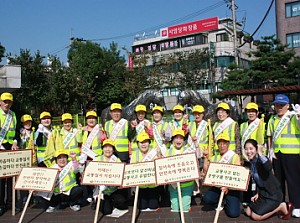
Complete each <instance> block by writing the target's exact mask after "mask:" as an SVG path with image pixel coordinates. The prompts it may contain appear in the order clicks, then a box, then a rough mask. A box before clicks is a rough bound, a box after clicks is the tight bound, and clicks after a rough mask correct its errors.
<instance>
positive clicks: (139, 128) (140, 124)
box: [130, 105, 153, 151]
mask: <svg viewBox="0 0 300 223" xmlns="http://www.w3.org/2000/svg"><path fill="white" fill-rule="evenodd" d="M134 111H135V115H136V119H135V120H132V121H131V123H130V124H131V127H132V128H135V130H136V135H135V137H134V138H133V139H132V142H131V151H135V150H138V146H137V141H136V136H137V135H138V134H140V133H141V132H146V133H147V134H148V135H149V137H150V138H151V139H153V129H152V123H151V122H150V121H149V120H148V119H146V112H147V108H146V106H145V105H137V106H136V107H135V109H134Z"/></svg>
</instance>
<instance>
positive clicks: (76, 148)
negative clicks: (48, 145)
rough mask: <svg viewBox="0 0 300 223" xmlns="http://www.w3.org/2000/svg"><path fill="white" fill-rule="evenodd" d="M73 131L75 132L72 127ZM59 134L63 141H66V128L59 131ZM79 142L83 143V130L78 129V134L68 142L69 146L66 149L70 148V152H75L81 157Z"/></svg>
mask: <svg viewBox="0 0 300 223" xmlns="http://www.w3.org/2000/svg"><path fill="white" fill-rule="evenodd" d="M71 132H73V129H71ZM58 135H59V136H60V137H61V138H62V141H64V139H65V138H66V136H67V134H66V133H65V130H64V129H63V128H62V129H61V130H60V131H59V132H58ZM78 143H82V130H78V129H77V133H76V136H74V137H73V138H72V140H71V142H70V143H69V144H68V147H67V148H66V150H68V152H69V154H70V153H71V152H75V153H76V158H77V159H79V156H80V148H79V146H78ZM71 159H72V158H71V157H69V161H70V160H71Z"/></svg>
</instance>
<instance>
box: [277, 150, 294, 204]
mask: <svg viewBox="0 0 300 223" xmlns="http://www.w3.org/2000/svg"><path fill="white" fill-rule="evenodd" d="M275 155H276V158H277V159H273V168H274V174H275V176H276V177H277V179H278V180H279V182H280V184H281V190H282V193H283V199H284V197H285V192H286V191H285V183H286V184H287V189H288V193H289V201H291V202H293V204H294V207H295V208H300V155H299V154H283V153H281V152H278V153H275Z"/></svg>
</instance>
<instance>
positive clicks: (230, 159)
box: [0, 93, 300, 220]
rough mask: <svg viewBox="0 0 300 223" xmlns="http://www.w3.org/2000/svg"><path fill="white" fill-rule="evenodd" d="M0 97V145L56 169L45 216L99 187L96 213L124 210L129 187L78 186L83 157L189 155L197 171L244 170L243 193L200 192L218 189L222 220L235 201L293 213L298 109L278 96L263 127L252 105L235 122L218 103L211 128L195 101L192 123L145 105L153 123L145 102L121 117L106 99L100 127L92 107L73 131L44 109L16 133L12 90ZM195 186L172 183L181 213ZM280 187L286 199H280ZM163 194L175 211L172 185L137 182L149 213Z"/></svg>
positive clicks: (7, 183)
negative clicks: (217, 166)
mask: <svg viewBox="0 0 300 223" xmlns="http://www.w3.org/2000/svg"><path fill="white" fill-rule="evenodd" d="M0 99H1V100H0V107H1V111H0V122H1V123H0V125H1V129H0V142H1V149H2V150H16V149H25V148H29V149H33V151H34V152H33V154H34V157H36V159H35V158H33V164H36V165H37V166H39V167H54V168H57V169H59V177H58V182H57V183H56V185H55V188H54V191H53V194H52V196H50V197H49V199H50V202H49V204H50V206H49V207H48V209H47V210H46V212H47V213H51V212H54V211H55V210H56V209H57V208H58V206H59V204H60V203H61V202H68V203H69V205H70V208H71V209H72V210H74V211H79V210H80V207H81V205H85V202H87V203H91V207H92V208H93V209H95V208H96V205H95V204H96V198H97V197H98V194H99V191H100V190H101V191H102V192H103V196H102V198H101V205H100V211H101V212H102V213H103V214H104V215H109V214H111V213H113V212H114V211H116V210H121V211H122V210H123V211H126V210H127V209H128V197H129V196H130V194H131V192H129V191H130V190H128V189H125V188H118V187H111V186H105V185H102V186H95V187H94V186H87V185H80V178H81V174H82V172H83V170H84V167H85V165H86V163H87V162H88V161H91V160H94V161H102V162H125V163H136V162H145V161H151V160H154V159H157V158H161V157H167V156H174V155H178V154H184V153H190V152H194V153H196V155H197V157H198V159H199V166H200V168H201V170H203V172H204V174H205V173H206V171H207V169H208V165H209V162H222V163H229V164H235V165H243V166H245V167H248V168H249V169H250V173H251V181H250V185H251V186H249V187H248V188H249V189H248V192H247V193H244V196H241V194H240V192H239V191H237V190H233V189H231V188H228V187H221V188H219V187H211V188H210V189H209V190H208V191H207V192H206V193H205V194H204V196H203V201H204V204H209V205H216V204H217V203H218V200H219V196H220V194H221V191H223V192H224V193H225V196H224V204H223V207H224V209H225V212H226V214H227V215H228V216H229V217H233V218H236V217H238V216H239V215H240V213H241V208H240V207H241V205H240V204H241V201H242V202H244V203H243V204H244V205H245V214H246V215H248V216H250V217H251V218H252V219H254V220H263V219H266V218H268V217H270V216H272V215H273V214H274V213H277V212H280V215H279V217H280V218H281V219H288V218H289V217H290V216H291V215H292V216H294V217H298V218H299V217H300V177H299V176H300V162H299V161H300V160H299V159H300V156H299V154H300V118H299V116H300V106H299V105H296V106H293V111H290V109H289V108H290V107H289V106H290V105H289V104H290V102H289V98H288V97H287V96H286V95H283V94H279V95H276V96H275V100H274V102H273V103H272V104H274V106H275V110H276V113H277V114H276V115H274V116H272V117H271V118H270V119H269V121H268V123H267V124H265V123H264V120H263V118H261V119H259V118H258V115H259V109H258V105H257V104H256V103H254V102H250V103H248V104H247V106H246V108H245V112H246V114H247V116H248V121H246V122H244V123H242V124H241V125H240V126H239V124H238V123H237V122H236V121H235V120H233V119H232V118H231V117H230V107H229V105H228V104H227V103H225V102H221V103H219V104H218V105H217V107H216V111H215V112H216V115H217V119H218V120H217V121H216V122H215V123H214V124H213V126H211V123H210V120H207V121H206V120H204V119H203V118H204V113H205V108H204V107H203V106H202V105H195V106H194V107H193V110H192V113H193V116H194V120H193V121H190V122H189V120H188V115H187V114H184V108H183V106H181V105H176V106H175V107H174V108H173V115H174V119H173V120H172V121H171V122H166V121H164V118H163V116H164V110H163V108H162V107H161V106H155V107H153V109H152V120H153V121H150V120H147V119H146V114H147V110H146V106H145V105H137V106H136V108H135V113H136V119H135V120H133V121H130V122H129V121H128V120H126V119H124V118H122V106H121V104H118V103H113V104H111V106H110V116H111V120H109V121H107V122H106V123H105V124H104V126H102V125H101V124H98V123H97V117H98V116H97V113H96V112H95V111H88V112H87V113H86V123H87V125H86V126H85V127H83V126H81V125H80V124H79V125H78V126H77V128H74V127H73V118H72V115H71V114H69V113H64V114H63V115H62V117H61V120H62V128H61V129H53V128H52V125H51V121H52V117H51V114H50V113H49V112H47V111H45V112H42V113H41V114H40V124H39V126H38V128H37V130H36V131H34V129H32V121H33V120H32V117H31V116H30V115H28V114H25V115H23V116H22V118H21V122H22V128H21V129H20V132H16V131H17V130H16V124H17V120H16V116H15V113H14V112H13V111H11V110H10V108H11V106H12V104H13V96H12V94H10V93H2V94H1V98H0ZM265 136H266V138H267V140H265ZM62 170H64V171H62ZM273 171H274V175H273ZM0 183H1V185H0V216H1V215H3V214H4V212H5V211H6V210H8V209H10V208H11V205H12V199H11V189H12V181H11V178H2V179H0ZM200 184H201V182H200V179H199V180H196V181H187V182H182V183H180V187H181V196H182V202H183V211H184V212H189V211H190V210H191V197H192V195H193V193H194V194H195V193H199V190H200V188H199V185H200ZM285 185H287V188H288V195H289V203H285V202H284V198H285ZM5 188H6V190H5ZM20 197H21V199H25V197H26V193H25V192H21V193H20ZM166 198H167V199H168V200H169V203H170V206H171V211H172V212H178V211H179V198H178V191H177V188H176V184H174V185H173V184H170V185H166V186H157V185H146V186H142V187H140V193H139V198H138V208H139V209H140V210H141V211H156V210H158V208H159V205H160V203H161V202H162V200H163V199H166Z"/></svg>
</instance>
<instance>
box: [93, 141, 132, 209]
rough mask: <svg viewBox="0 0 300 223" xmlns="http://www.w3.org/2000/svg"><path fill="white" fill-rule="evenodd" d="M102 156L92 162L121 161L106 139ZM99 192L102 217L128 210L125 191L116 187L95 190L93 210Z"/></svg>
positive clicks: (110, 142)
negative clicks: (101, 194)
mask: <svg viewBox="0 0 300 223" xmlns="http://www.w3.org/2000/svg"><path fill="white" fill-rule="evenodd" d="M102 149H103V154H102V155H101V156H97V157H96V158H95V159H94V161H101V162H121V160H120V159H119V158H118V157H117V156H116V155H115V152H116V148H115V143H114V141H113V140H111V139H106V140H104V141H103V145H102ZM99 190H101V191H102V193H103V199H101V203H100V211H101V212H102V214H103V215H110V214H111V213H113V212H115V211H118V210H121V211H126V210H128V203H127V199H126V198H127V190H126V189H122V188H120V189H118V187H113V186H104V185H103V186H98V187H96V188H95V190H94V193H93V196H94V201H93V203H92V205H91V208H92V209H93V210H95V209H96V203H97V202H96V201H97V200H96V199H95V198H97V196H98V194H99Z"/></svg>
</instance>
